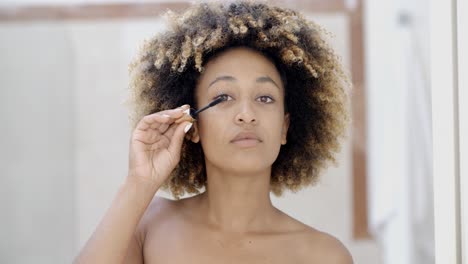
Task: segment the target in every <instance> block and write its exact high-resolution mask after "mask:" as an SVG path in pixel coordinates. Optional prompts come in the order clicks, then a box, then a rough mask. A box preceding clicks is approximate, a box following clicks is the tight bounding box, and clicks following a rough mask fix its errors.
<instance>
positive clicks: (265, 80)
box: [208, 75, 280, 89]
mask: <svg viewBox="0 0 468 264" xmlns="http://www.w3.org/2000/svg"><path fill="white" fill-rule="evenodd" d="M219 81H229V82H236V81H237V79H236V78H234V77H232V76H229V75H223V76H219V77H217V78H216V79H214V81H212V82H211V83H210V84H209V85H208V88H210V87H211V86H212V85H213V84H215V83H216V82H219ZM255 81H256V82H257V83H272V84H273V85H274V86H276V87H277V88H278V89H280V87H279V86H278V84H277V83H276V82H275V81H273V79H271V78H270V77H268V76H262V77H258V78H257V79H256V80H255Z"/></svg>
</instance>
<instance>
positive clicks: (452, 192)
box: [430, 0, 468, 264]
mask: <svg viewBox="0 0 468 264" xmlns="http://www.w3.org/2000/svg"><path fill="white" fill-rule="evenodd" d="M463 2H464V3H463ZM430 4H431V11H430V35H431V36H430V45H431V86H432V118H433V121H432V124H433V125H432V126H433V155H434V156H433V159H434V228H435V232H434V234H435V255H436V263H437V264H445V263H453V264H461V263H464V264H467V263H468V262H467V260H466V239H467V234H466V226H463V225H462V223H463V220H465V222H466V220H467V218H466V212H467V211H466V209H467V204H466V202H465V203H462V201H463V199H461V198H462V197H463V198H464V200H465V201H466V196H467V193H466V184H467V182H466V179H463V178H464V177H461V175H463V174H466V165H463V162H461V161H462V160H466V158H467V157H466V155H467V151H468V149H467V144H466V140H467V138H466V135H467V133H468V132H467V124H466V120H467V119H468V115H467V106H466V103H468V98H467V91H466V88H467V85H466V84H467V75H468V71H467V66H466V65H467V63H468V61H467V58H466V53H467V47H468V45H467V43H466V42H467V37H466V27H462V26H461V24H460V23H462V22H464V24H466V18H463V16H462V15H458V16H457V8H458V12H459V13H458V14H460V12H461V11H463V9H464V11H465V12H464V13H465V15H466V11H467V7H466V6H467V3H466V0H448V1H440V0H431V1H430ZM457 5H458V6H457ZM462 20H464V21H462ZM457 29H458V30H457ZM461 29H463V30H464V31H465V33H463V30H461ZM460 55H462V56H464V57H462V56H460ZM459 73H460V74H459ZM459 87H464V88H465V89H459ZM463 99H464V100H463ZM465 176H466V175H465ZM465 178H466V177H465ZM463 185H464V186H465V187H462V186H463ZM463 240H464V241H465V243H462V241H463ZM462 261H463V262H462Z"/></svg>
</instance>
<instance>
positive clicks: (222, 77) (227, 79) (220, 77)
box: [208, 75, 237, 88]
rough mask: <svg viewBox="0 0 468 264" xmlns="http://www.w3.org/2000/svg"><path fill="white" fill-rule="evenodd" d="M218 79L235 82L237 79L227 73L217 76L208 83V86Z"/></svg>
mask: <svg viewBox="0 0 468 264" xmlns="http://www.w3.org/2000/svg"><path fill="white" fill-rule="evenodd" d="M219 81H229V82H236V81H237V79H236V78H234V77H232V76H229V75H223V76H219V77H217V78H216V79H215V80H214V81H212V82H211V83H210V84H209V85H208V88H210V87H211V86H212V85H213V84H215V83H216V82H219Z"/></svg>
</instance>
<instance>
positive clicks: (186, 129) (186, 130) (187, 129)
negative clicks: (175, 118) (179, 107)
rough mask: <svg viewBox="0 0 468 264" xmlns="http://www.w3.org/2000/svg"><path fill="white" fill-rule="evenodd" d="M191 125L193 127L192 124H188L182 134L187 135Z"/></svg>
mask: <svg viewBox="0 0 468 264" xmlns="http://www.w3.org/2000/svg"><path fill="white" fill-rule="evenodd" d="M192 125H193V124H192V123H190V124H188V125H187V126H186V127H185V128H184V132H185V133H187V132H188V131H189V130H190V128H192Z"/></svg>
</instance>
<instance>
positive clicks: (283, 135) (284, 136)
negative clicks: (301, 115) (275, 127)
mask: <svg viewBox="0 0 468 264" xmlns="http://www.w3.org/2000/svg"><path fill="white" fill-rule="evenodd" d="M288 129H289V113H286V114H285V115H284V121H283V129H282V130H281V145H286V142H287V136H288Z"/></svg>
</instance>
